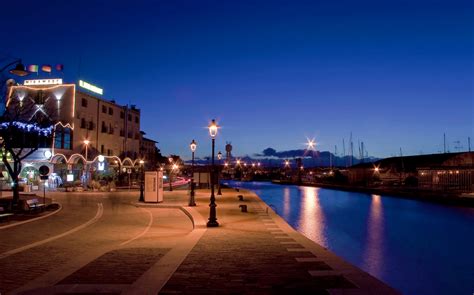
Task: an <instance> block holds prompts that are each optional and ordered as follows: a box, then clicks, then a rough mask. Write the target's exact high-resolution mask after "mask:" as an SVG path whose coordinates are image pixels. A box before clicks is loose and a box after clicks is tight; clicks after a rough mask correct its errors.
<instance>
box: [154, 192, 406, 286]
mask: <svg viewBox="0 0 474 295" xmlns="http://www.w3.org/2000/svg"><path fill="white" fill-rule="evenodd" d="M223 192H224V195H223V196H217V200H216V203H217V205H218V207H217V218H218V222H219V223H220V226H219V227H217V228H208V229H207V230H206V231H205V232H204V234H203V236H202V238H201V239H200V240H199V242H198V243H197V244H196V246H195V247H194V248H193V249H192V251H191V252H190V253H189V255H188V256H187V257H186V259H185V260H184V261H183V262H182V263H181V265H180V266H179V268H178V269H177V270H176V271H175V272H174V274H173V275H172V276H171V278H170V279H169V280H168V282H167V283H166V285H165V286H164V287H163V288H162V289H161V291H160V294H288V293H294V292H296V293H301V294H397V292H396V291H395V290H394V289H392V288H390V287H388V286H387V285H385V284H384V283H382V282H380V281H378V280H377V279H375V278H373V277H371V276H370V275H369V274H367V273H365V272H363V271H362V270H360V269H357V268H356V267H354V266H351V265H350V264H348V263H346V262H344V261H343V260H342V259H340V258H338V257H337V256H335V255H334V254H332V253H331V252H330V251H327V250H326V249H324V248H323V247H321V246H319V245H317V244H315V243H314V242H312V241H310V240H308V239H307V238H305V237H304V236H302V235H301V234H299V233H298V232H296V231H295V230H293V229H292V228H291V227H290V226H289V225H288V224H287V223H286V222H285V221H284V220H283V219H281V218H280V217H279V216H278V215H277V214H275V213H274V212H273V211H272V210H271V208H269V207H267V206H266V204H265V203H264V202H263V201H261V200H260V198H259V197H258V196H256V195H255V194H253V193H251V192H249V191H242V190H241V191H240V192H236V191H235V190H233V189H225V190H223ZM238 195H242V196H243V199H244V200H243V201H239V200H238ZM178 196H179V195H177V194H175V196H174V197H175V199H173V200H169V202H168V203H176V204H179V198H178ZM182 198H183V199H184V200H183V201H186V198H185V196H184V195H183V196H182ZM208 199H209V192H208V191H207V192H200V193H199V194H198V195H197V197H196V202H197V204H198V206H197V207H195V208H193V209H195V210H194V211H193V212H194V214H193V216H196V214H195V213H198V214H199V215H201V216H200V217H202V218H207V217H208V214H209V213H208V212H209V207H208V206H207V204H208ZM239 205H247V207H248V212H247V213H244V212H241V211H240V209H239Z"/></svg>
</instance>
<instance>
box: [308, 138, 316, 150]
mask: <svg viewBox="0 0 474 295" xmlns="http://www.w3.org/2000/svg"><path fill="white" fill-rule="evenodd" d="M306 145H307V146H308V147H307V149H308V150H314V149H315V148H316V141H315V140H314V138H313V139H309V138H307V142H306Z"/></svg>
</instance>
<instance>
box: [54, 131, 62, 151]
mask: <svg viewBox="0 0 474 295" xmlns="http://www.w3.org/2000/svg"><path fill="white" fill-rule="evenodd" d="M54 148H55V149H62V148H63V138H62V136H61V134H60V133H59V132H58V130H57V129H56V133H55V134H54Z"/></svg>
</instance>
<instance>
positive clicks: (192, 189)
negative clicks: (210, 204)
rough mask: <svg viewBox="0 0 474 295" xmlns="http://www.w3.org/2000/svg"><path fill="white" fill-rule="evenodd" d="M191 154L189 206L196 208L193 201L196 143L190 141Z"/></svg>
mask: <svg viewBox="0 0 474 295" xmlns="http://www.w3.org/2000/svg"><path fill="white" fill-rule="evenodd" d="M189 147H190V148H191V152H192V160H191V192H190V194H189V204H188V205H189V206H196V202H195V201H194V152H195V151H196V147H197V143H196V141H194V139H193V141H191V144H190V145H189Z"/></svg>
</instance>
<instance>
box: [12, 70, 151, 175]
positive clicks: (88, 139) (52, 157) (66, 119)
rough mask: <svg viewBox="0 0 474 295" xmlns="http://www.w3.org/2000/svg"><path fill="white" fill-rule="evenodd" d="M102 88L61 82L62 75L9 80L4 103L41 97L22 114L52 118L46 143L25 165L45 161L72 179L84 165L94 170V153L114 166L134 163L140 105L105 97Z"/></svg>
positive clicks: (19, 104)
mask: <svg viewBox="0 0 474 295" xmlns="http://www.w3.org/2000/svg"><path fill="white" fill-rule="evenodd" d="M101 93H103V90H102V89H100V88H98V87H96V86H94V85H92V84H90V83H87V82H84V81H79V83H78V84H77V85H76V84H63V83H62V80H61V79H42V80H25V82H24V85H15V86H11V87H10V88H9V90H8V100H7V102H6V107H7V109H10V110H16V109H20V108H24V109H27V107H28V106H29V105H30V104H32V103H33V102H35V103H36V104H37V102H38V100H40V101H42V102H43V103H42V104H40V105H39V106H35V107H33V108H31V110H32V111H30V112H29V113H28V114H24V115H27V116H46V117H47V118H48V119H49V121H51V122H53V123H54V124H55V125H54V136H53V138H52V142H51V143H50V146H49V147H41V148H39V149H38V150H37V151H36V152H35V153H33V154H32V155H31V156H29V157H28V158H27V161H25V163H24V169H26V170H31V171H33V172H35V171H37V168H38V167H39V166H41V165H45V164H46V165H48V166H50V168H52V169H53V170H54V171H55V172H57V173H58V174H60V177H61V178H63V179H66V178H67V175H70V174H74V177H73V179H74V180H77V179H79V178H80V177H81V176H82V175H83V174H87V173H88V172H87V173H84V171H85V170H86V167H87V170H88V171H89V168H90V169H91V171H95V170H97V167H99V166H97V165H95V164H94V163H96V162H97V161H98V159H99V155H103V156H105V158H106V162H107V163H110V166H116V167H117V169H116V170H117V171H121V170H122V169H123V168H126V169H127V168H130V167H135V166H137V165H138V161H139V157H140V142H141V137H142V136H141V133H140V110H139V109H138V108H136V107H135V106H134V105H132V106H127V105H125V106H122V105H119V104H117V103H116V102H115V101H113V100H111V101H108V100H105V99H103V98H102V97H100V96H99V95H100V94H101ZM98 94H99V95H98ZM35 118H36V117H35ZM86 143H87V144H86ZM86 157H87V159H86ZM101 158H102V157H101ZM102 159H103V158H102ZM87 165H89V166H87ZM96 166H97V167H96ZM58 170H61V171H58ZM31 171H26V173H30V172H31ZM3 174H4V176H6V174H5V173H3ZM21 176H23V177H24V175H21ZM69 178H71V177H70V176H69Z"/></svg>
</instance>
